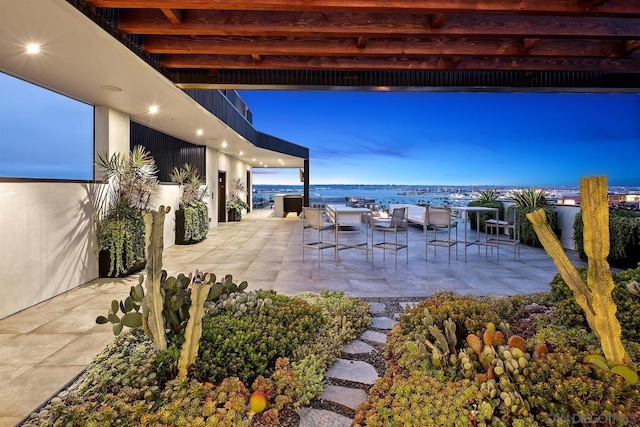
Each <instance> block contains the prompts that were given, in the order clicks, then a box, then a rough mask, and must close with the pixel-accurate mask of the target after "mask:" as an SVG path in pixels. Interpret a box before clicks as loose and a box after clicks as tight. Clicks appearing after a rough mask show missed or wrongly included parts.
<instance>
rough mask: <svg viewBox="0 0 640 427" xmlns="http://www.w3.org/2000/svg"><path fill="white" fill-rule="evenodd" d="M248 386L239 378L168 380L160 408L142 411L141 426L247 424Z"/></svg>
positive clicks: (202, 426) (239, 426) (239, 425)
mask: <svg viewBox="0 0 640 427" xmlns="http://www.w3.org/2000/svg"><path fill="white" fill-rule="evenodd" d="M248 396H249V393H248V390H247V388H246V387H245V385H244V384H243V383H242V382H240V381H239V380H238V379H237V378H225V379H224V380H222V382H220V384H219V385H213V384H211V383H200V382H198V381H195V380H189V379H187V378H176V379H175V380H173V381H171V382H170V383H169V384H167V388H166V389H165V391H164V393H163V396H162V397H163V398H162V401H161V404H160V405H159V406H158V407H157V410H156V411H154V412H150V413H148V414H146V415H143V416H142V417H141V418H140V420H139V421H138V422H137V423H136V424H138V423H139V425H140V426H154V427H156V426H167V427H170V426H191V427H194V426H195V427H198V426H201V427H204V426H238V427H241V426H248V425H249V419H248V412H249V408H248Z"/></svg>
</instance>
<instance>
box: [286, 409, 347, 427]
mask: <svg viewBox="0 0 640 427" xmlns="http://www.w3.org/2000/svg"><path fill="white" fill-rule="evenodd" d="M297 412H298V415H300V427H349V426H350V425H351V423H352V422H353V420H352V419H351V418H347V417H345V416H344V415H340V414H336V413H335V412H331V411H327V410H325V409H311V408H302V409H298V411H297Z"/></svg>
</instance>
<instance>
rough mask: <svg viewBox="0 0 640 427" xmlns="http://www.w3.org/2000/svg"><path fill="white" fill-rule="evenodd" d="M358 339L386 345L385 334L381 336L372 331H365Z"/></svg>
mask: <svg viewBox="0 0 640 427" xmlns="http://www.w3.org/2000/svg"><path fill="white" fill-rule="evenodd" d="M360 339H362V340H365V341H371V342H375V343H378V344H386V343H387V334H381V333H380V332H374V331H365V332H364V334H362V336H361V337H360Z"/></svg>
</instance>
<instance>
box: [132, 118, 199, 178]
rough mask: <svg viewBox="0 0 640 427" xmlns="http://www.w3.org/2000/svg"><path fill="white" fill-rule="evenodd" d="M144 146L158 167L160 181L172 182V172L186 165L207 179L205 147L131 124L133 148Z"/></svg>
mask: <svg viewBox="0 0 640 427" xmlns="http://www.w3.org/2000/svg"><path fill="white" fill-rule="evenodd" d="M136 145H142V146H143V147H145V148H146V149H147V150H148V151H149V152H150V153H151V155H152V156H153V158H154V159H155V161H156V165H157V166H158V179H159V180H160V181H161V182H171V178H170V177H169V175H170V173H171V170H172V169H173V168H174V166H176V167H180V166H182V165H184V164H185V163H189V164H190V165H191V166H195V167H196V168H198V171H200V176H201V177H202V178H203V179H205V178H206V170H207V169H206V160H205V159H206V156H205V147H203V146H200V145H194V144H191V143H188V142H186V141H183V140H181V139H178V138H174V137H173V136H170V135H167V134H164V133H162V132H159V131H157V130H154V129H151V128H148V127H146V126H143V125H141V124H138V123H135V122H131V148H133V147H135V146H136Z"/></svg>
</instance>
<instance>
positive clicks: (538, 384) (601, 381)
mask: <svg viewBox="0 0 640 427" xmlns="http://www.w3.org/2000/svg"><path fill="white" fill-rule="evenodd" d="M581 357H582V356H578V355H571V354H566V353H550V354H548V355H544V356H542V357H541V358H540V359H539V360H537V361H534V362H533V363H531V364H530V365H529V379H530V381H527V382H524V383H520V384H519V385H518V389H519V391H520V394H521V395H522V396H523V397H524V398H525V399H527V400H528V401H529V404H530V405H531V412H532V413H533V414H535V417H536V420H537V421H539V422H540V423H541V424H543V425H553V426H571V425H574V424H573V422H572V421H576V420H577V419H580V418H581V419H584V420H594V419H595V420H599V419H603V420H606V419H608V420H609V424H606V425H616V426H618V425H636V422H637V419H638V417H639V416H640V391H639V390H638V389H637V388H635V387H632V386H630V385H629V384H627V383H626V382H625V380H624V379H623V378H622V377H620V376H618V375H614V374H611V373H609V372H604V371H601V370H600V369H595V368H591V367H589V366H588V365H585V364H583V363H582V361H581ZM594 424H596V423H594ZM582 425H591V422H588V421H586V422H584V423H583V424H582Z"/></svg>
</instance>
